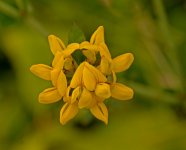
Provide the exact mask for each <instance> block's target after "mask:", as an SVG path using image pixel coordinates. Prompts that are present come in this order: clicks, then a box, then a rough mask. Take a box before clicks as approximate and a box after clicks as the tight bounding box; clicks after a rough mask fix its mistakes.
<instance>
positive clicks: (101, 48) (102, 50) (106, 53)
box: [98, 43, 111, 59]
mask: <svg viewBox="0 0 186 150" xmlns="http://www.w3.org/2000/svg"><path fill="white" fill-rule="evenodd" d="M98 47H99V51H100V56H101V57H102V56H105V57H106V58H107V59H111V54H110V52H109V49H108V47H107V45H106V44H105V43H101V44H99V46H98Z"/></svg>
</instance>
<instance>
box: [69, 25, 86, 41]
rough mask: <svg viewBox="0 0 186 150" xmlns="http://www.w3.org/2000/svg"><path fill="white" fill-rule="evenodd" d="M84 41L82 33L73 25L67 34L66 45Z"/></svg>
mask: <svg viewBox="0 0 186 150" xmlns="http://www.w3.org/2000/svg"><path fill="white" fill-rule="evenodd" d="M83 41H85V36H84V33H83V31H82V30H81V29H80V28H79V27H78V26H77V25H76V24H74V25H73V26H72V28H71V30H70V31H69V34H68V43H81V42H83Z"/></svg>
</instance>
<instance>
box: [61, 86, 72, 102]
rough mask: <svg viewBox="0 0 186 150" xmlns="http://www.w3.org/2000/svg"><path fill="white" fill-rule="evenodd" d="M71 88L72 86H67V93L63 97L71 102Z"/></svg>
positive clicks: (65, 100)
mask: <svg viewBox="0 0 186 150" xmlns="http://www.w3.org/2000/svg"><path fill="white" fill-rule="evenodd" d="M70 90H71V87H70V86H68V87H67V90H66V93H65V95H64V97H63V101H64V102H70V99H71V98H70Z"/></svg>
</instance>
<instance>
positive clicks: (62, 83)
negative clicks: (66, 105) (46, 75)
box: [57, 71, 67, 96]
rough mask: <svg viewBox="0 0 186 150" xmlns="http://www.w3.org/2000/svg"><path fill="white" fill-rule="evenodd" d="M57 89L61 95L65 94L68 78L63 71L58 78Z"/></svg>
mask: <svg viewBox="0 0 186 150" xmlns="http://www.w3.org/2000/svg"><path fill="white" fill-rule="evenodd" d="M57 89H58V91H59V94H60V95H61V96H64V95H65V92H66V89H67V79H66V76H65V74H64V73H63V71H61V72H60V74H59V77H58V79H57Z"/></svg>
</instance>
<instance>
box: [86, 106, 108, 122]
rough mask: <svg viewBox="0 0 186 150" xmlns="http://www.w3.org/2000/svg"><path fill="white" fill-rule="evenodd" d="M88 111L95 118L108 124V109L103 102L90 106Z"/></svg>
mask: <svg viewBox="0 0 186 150" xmlns="http://www.w3.org/2000/svg"><path fill="white" fill-rule="evenodd" d="M90 111H91V113H92V114H93V115H94V116H95V117H96V118H97V119H99V120H101V121H103V122H104V123H105V124H108V110H107V107H106V106H105V104H104V103H98V104H97V105H95V106H94V107H92V108H90Z"/></svg>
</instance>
